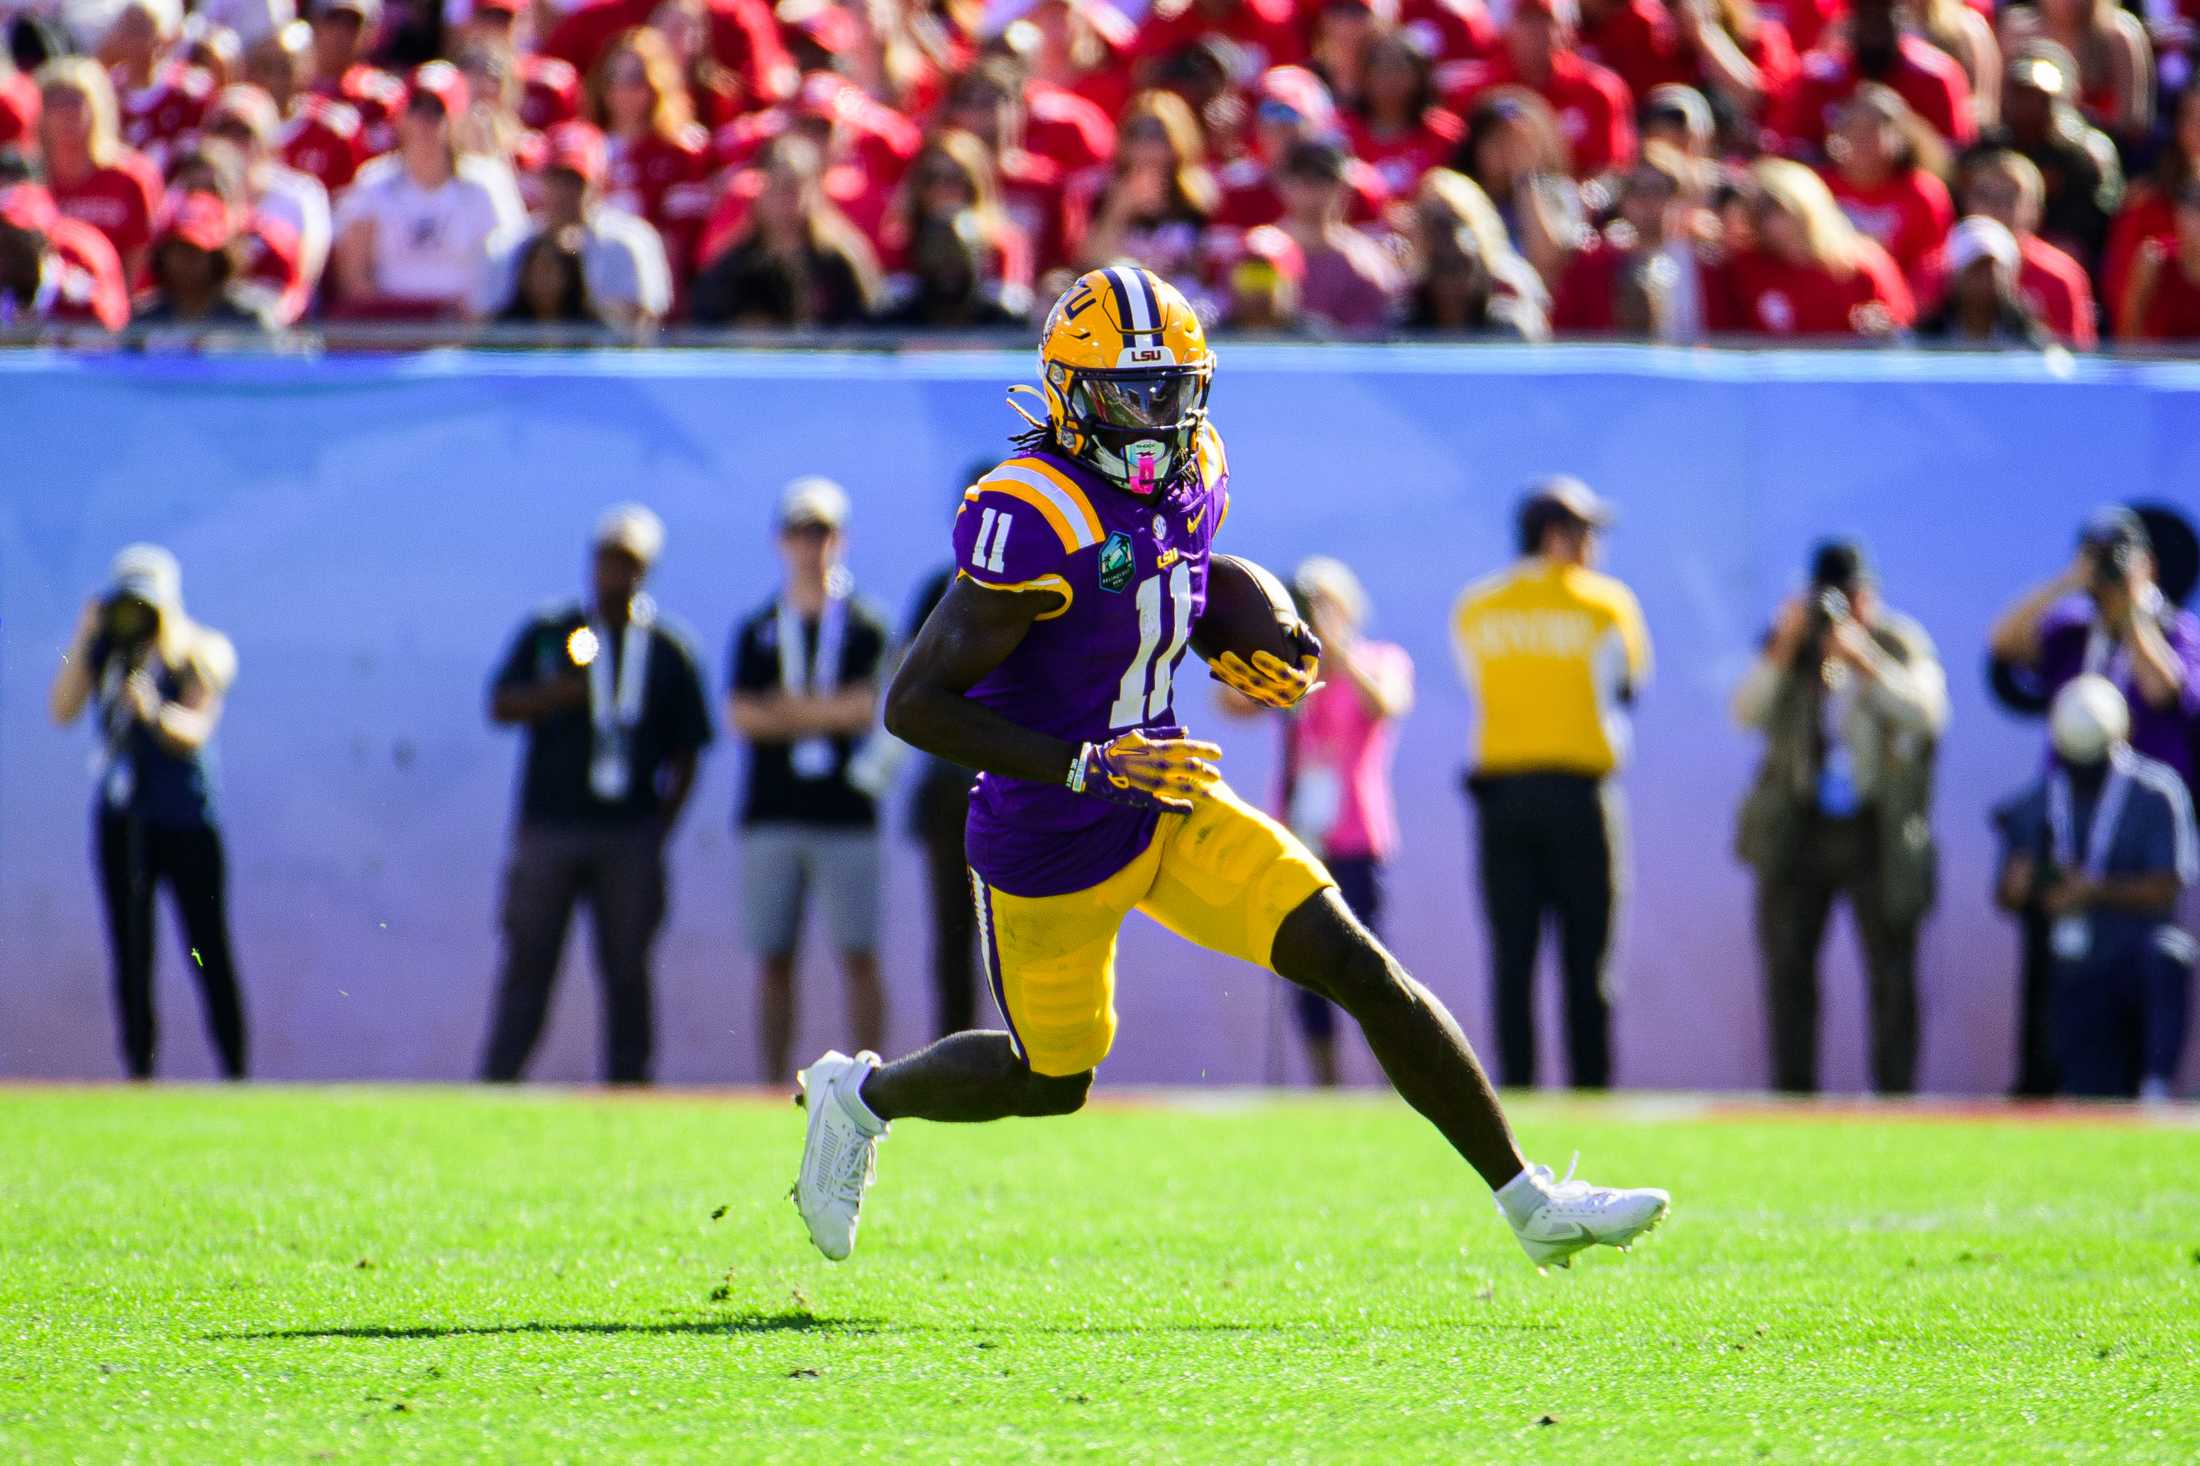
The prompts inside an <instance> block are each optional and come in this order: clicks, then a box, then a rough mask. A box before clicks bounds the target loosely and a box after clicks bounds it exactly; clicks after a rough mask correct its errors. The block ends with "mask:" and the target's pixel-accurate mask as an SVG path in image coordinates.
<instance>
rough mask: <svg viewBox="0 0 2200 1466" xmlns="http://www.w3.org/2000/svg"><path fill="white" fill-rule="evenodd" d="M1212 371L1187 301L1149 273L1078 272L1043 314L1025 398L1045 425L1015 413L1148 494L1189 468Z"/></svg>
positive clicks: (1119, 269)
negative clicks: (1035, 384)
mask: <svg viewBox="0 0 2200 1466" xmlns="http://www.w3.org/2000/svg"><path fill="white" fill-rule="evenodd" d="M1214 372H1215V357H1214V353H1213V352H1212V351H1209V350H1208V349H1207V332H1206V330H1205V329H1204V328H1203V327H1202V326H1201V325H1200V324H1199V316H1198V313H1197V312H1195V311H1194V310H1193V309H1192V303H1191V302H1190V301H1188V300H1186V299H1185V298H1184V296H1183V294H1182V293H1181V292H1180V291H1178V290H1177V288H1176V287H1175V286H1173V285H1171V284H1170V283H1169V282H1168V281H1166V280H1164V279H1162V278H1161V277H1160V276H1159V275H1156V274H1154V273H1153V272H1152V271H1151V270H1142V269H1140V268H1138V267H1137V266H1135V265H1110V266H1109V267H1107V268H1106V269H1102V270H1090V271H1087V272H1086V273H1085V274H1083V275H1081V276H1079V277H1078V279H1077V282H1076V283H1075V284H1073V285H1071V286H1070V288H1069V289H1068V290H1066V291H1064V292H1062V298H1061V299H1060V300H1057V301H1056V302H1054V308H1053V309H1052V310H1050V311H1048V312H1047V322H1046V327H1045V329H1044V330H1042V331H1041V332H1040V335H1039V379H1040V387H1039V390H1038V392H1037V393H1036V394H1035V395H1038V396H1041V397H1043V398H1044V399H1045V401H1046V409H1047V419H1046V421H1045V422H1044V423H1041V422H1039V420H1038V419H1037V418H1036V417H1033V416H1032V415H1031V414H1029V413H1025V414H1024V416H1025V419H1026V420H1027V421H1029V422H1030V423H1031V424H1032V425H1033V426H1034V427H1041V428H1044V429H1045V430H1046V431H1047V432H1048V433H1049V434H1050V436H1051V437H1052V438H1053V441H1054V445H1055V446H1056V447H1057V448H1059V449H1060V450H1061V451H1062V452H1063V453H1066V454H1068V455H1069V456H1070V457H1072V458H1075V459H1078V460H1079V461H1081V462H1083V463H1085V464H1086V465H1088V466H1089V467H1091V468H1093V469H1094V470H1096V471H1097V472H1099V473H1100V474H1101V475H1102V476H1103V477H1105V478H1106V479H1108V480H1109V481H1110V482H1111V483H1113V484H1115V485H1116V486H1118V487H1119V488H1122V489H1125V490H1127V491H1128V492H1130V493H1133V494H1139V495H1142V496H1150V495H1154V494H1158V493H1161V492H1162V491H1164V490H1166V489H1168V488H1170V487H1171V486H1172V485H1174V483H1175V482H1176V480H1177V478H1178V477H1179V475H1181V474H1183V473H1184V472H1185V471H1187V470H1188V469H1189V468H1190V467H1191V466H1192V463H1193V461H1194V458H1195V456H1196V454H1195V441H1196V439H1197V436H1198V433H1199V429H1200V426H1201V424H1203V423H1205V422H1206V420H1207V388H1208V385H1209V384H1210V383H1211V382H1212V381H1213V380H1214ZM1018 390H1020V391H1024V392H1030V391H1032V389H1031V388H1029V387H1025V388H1020V389H1018ZM1011 403H1012V405H1014V404H1013V399H1011ZM1017 410H1018V411H1022V408H1021V407H1018V409H1017Z"/></svg>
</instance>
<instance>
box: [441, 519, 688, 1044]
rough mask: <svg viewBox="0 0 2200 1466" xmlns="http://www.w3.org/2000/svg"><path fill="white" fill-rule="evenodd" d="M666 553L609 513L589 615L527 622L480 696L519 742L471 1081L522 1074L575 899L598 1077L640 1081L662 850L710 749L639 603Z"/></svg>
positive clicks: (680, 644)
mask: <svg viewBox="0 0 2200 1466" xmlns="http://www.w3.org/2000/svg"><path fill="white" fill-rule="evenodd" d="M664 544H665V527H664V523H663V521H661V520H659V519H658V518H657V516H656V515H655V514H653V513H651V512H650V511H649V510H648V509H645V508H644V507H642V506H641V505H639V504H621V505H618V506H616V507H614V508H612V509H610V510H608V511H606V512H605V514H604V516H603V518H602V520H600V521H599V522H598V524H597V526H596V537H595V545H594V554H593V556H592V558H591V560H590V600H589V604H588V605H586V606H583V605H580V604H578V603H570V602H569V603H567V604H566V605H564V606H559V607H553V608H552V609H550V610H548V611H546V612H544V613H543V614H541V615H539V616H537V617H535V619H533V620H532V621H529V622H528V623H527V625H526V626H524V627H522V628H521V629H520V634H519V636H518V638H517V639H516V640H515V641H514V642H513V643H512V650H511V652H510V653H509V654H508V655H507V656H506V657H505V659H504V665H503V666H502V667H500V668H499V669H498V670H497V675H496V681H495V683H494V684H493V685H492V686H491V687H490V689H489V718H490V721H492V722H494V723H497V724H500V725H506V726H509V725H513V724H517V725H519V726H521V727H524V728H525V729H526V730H527V760H526V764H525V766H524V769H523V772H522V773H521V776H520V789H519V820H518V824H517V827H516V828H515V829H514V830H513V832H512V861H511V864H510V866H508V867H507V868H506V870H505V875H504V971H503V974H502V976H501V977H500V978H499V979H498V982H497V999H496V1016H495V1020H494V1022H493V1024H492V1025H491V1028H490V1032H489V1043H488V1051H487V1052H486V1053H485V1054H484V1055H483V1056H482V1061H481V1077H482V1078H484V1079H488V1080H492V1081H503V1080H514V1079H517V1078H519V1077H520V1073H521V1071H522V1070H524V1069H525V1068H526V1067H527V1057H528V1055H529V1054H531V1053H532V1052H534V1048H535V1040H536V1039H537V1038H539V1037H540V1036H541V1034H542V1024H543V1019H544V1017H545V1016H546V1015H547V1014H548V1012H549V1009H550V986H551V984H552V983H553V982H554V981H556V979H557V975H558V956H559V953H560V951H561V950H562V949H563V948H564V946H565V929H566V927H567V926H568V925H569V924H570V923H571V921H572V919H573V907H574V904H575V903H576V902H578V901H579V900H580V899H581V898H582V897H583V896H585V897H586V898H587V899H588V903H589V907H590V914H591V917H592V920H591V922H590V925H591V926H592V928H593V929H594V934H595V938H596V969H597V975H598V976H599V977H600V978H601V979H602V980H603V990H604V1077H605V1078H606V1079H607V1080H609V1081H610V1082H611V1083H613V1084H643V1083H647V1082H648V1080H649V1078H650V1056H651V1049H652V1041H653V1038H654V1025H653V1022H652V1019H651V1016H650V993H649V986H650V980H649V953H650V947H651V946H652V945H653V944H654V943H655V942H656V940H657V931H658V928H659V927H660V926H662V925H663V923H664V916H665V853H664V847H665V841H666V840H667V839H668V838H670V836H671V834H672V827H673V825H674V824H675V823H677V822H678V820H679V818H680V810H681V807H682V806H683V805H685V804H686V803H687V797H688V791H689V790H691V789H692V788H694V786H695V763H696V758H697V755H699V754H700V753H701V752H702V750H703V748H704V746H705V745H706V744H708V743H709V742H710V737H711V727H710V708H709V705H708V704H707V703H706V702H705V701H704V696H703V678H702V674H701V673H700V672H698V671H697V670H696V665H695V653H694V652H693V650H691V649H690V646H689V643H688V640H687V638H686V637H685V636H684V635H682V634H681V633H680V632H678V631H675V630H674V629H673V628H672V627H670V626H668V625H666V624H665V621H664V619H663V618H662V617H661V616H660V615H659V614H658V612H657V608H656V605H655V603H654V602H652V601H651V600H650V598H649V597H648V596H647V595H645V594H643V592H642V581H643V580H644V578H646V577H647V576H648V574H649V570H650V567H651V566H652V565H654V564H655V563H656V561H657V556H658V554H659V553H660V552H661V551H662V550H663V549H664Z"/></svg>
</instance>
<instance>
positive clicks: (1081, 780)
mask: <svg viewBox="0 0 2200 1466" xmlns="http://www.w3.org/2000/svg"><path fill="white" fill-rule="evenodd" d="M1091 758H1092V745H1091V744H1090V743H1086V744H1082V745H1080V746H1079V748H1078V750H1077V757H1075V758H1073V759H1071V760H1070V762H1069V773H1068V775H1067V776H1066V777H1065V778H1064V779H1063V780H1062V787H1063V788H1065V789H1067V790H1069V792H1070V793H1072V794H1082V793H1084V792H1085V765H1086V763H1087V762H1089V761H1090V760H1091Z"/></svg>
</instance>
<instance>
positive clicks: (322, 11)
mask: <svg viewBox="0 0 2200 1466" xmlns="http://www.w3.org/2000/svg"><path fill="white" fill-rule="evenodd" d="M340 10H343V11H349V12H351V13H352V14H353V15H356V16H358V17H359V18H360V19H361V20H363V21H365V22H366V23H367V24H368V25H373V24H374V23H375V22H376V21H378V20H380V19H381V18H382V0H321V4H320V5H319V6H317V7H315V9H314V12H313V13H314V15H315V16H317V17H318V16H323V15H334V14H335V13H336V12H338V11H340Z"/></svg>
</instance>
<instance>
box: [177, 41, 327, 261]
mask: <svg viewBox="0 0 2200 1466" xmlns="http://www.w3.org/2000/svg"><path fill="white" fill-rule="evenodd" d="M281 130H282V119H281V117H280V115H279V114H278V113H277V112H276V110H275V101H274V99H273V98H272V97H270V96H268V94H267V93H266V92H264V91H262V90H261V89H260V88H258V87H256V86H251V85H249V84H243V83H240V84H239V85H237V86H232V87H223V88H222V89H221V91H219V92H218V93H216V94H215V96H214V104H213V105H212V106H211V107H209V108H207V111H206V132H207V134H208V135H209V136H211V137H218V138H221V139H222V140H223V141H225V142H229V143H233V144H235V145H236V146H237V147H238V148H239V149H241V150H242V151H243V153H244V160H245V178H244V186H245V195H246V197H247V198H248V199H249V201H250V202H251V205H252V207H253V208H254V209H256V210H258V211H259V212H260V213H263V214H266V215H267V216H268V217H270V218H273V219H280V220H281V221H282V222H283V223H285V224H288V225H289V226H290V227H291V229H292V230H293V231H294V232H295V233H296V234H297V236H298V269H299V273H300V274H301V275H302V276H303V277H304V279H305V283H306V290H307V292H308V293H309V294H310V293H311V292H312V291H314V290H315V289H317V288H318V287H319V285H320V283H321V272H322V271H323V270H325V269H326V268H327V267H328V252H329V245H330V242H331V240H333V239H334V237H335V222H334V216H333V215H332V214H331V213H330V211H329V203H328V190H327V189H325V188H323V187H322V186H321V180H319V179H318V178H315V177H314V176H313V175H312V174H310V173H301V172H299V171H298V170H297V169H296V168H290V167H286V166H284V164H283V163H282V161H281V160H280V159H279V158H277V157H276V155H275V138H276V135H277V134H278V133H279V132H280V131H281Z"/></svg>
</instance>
